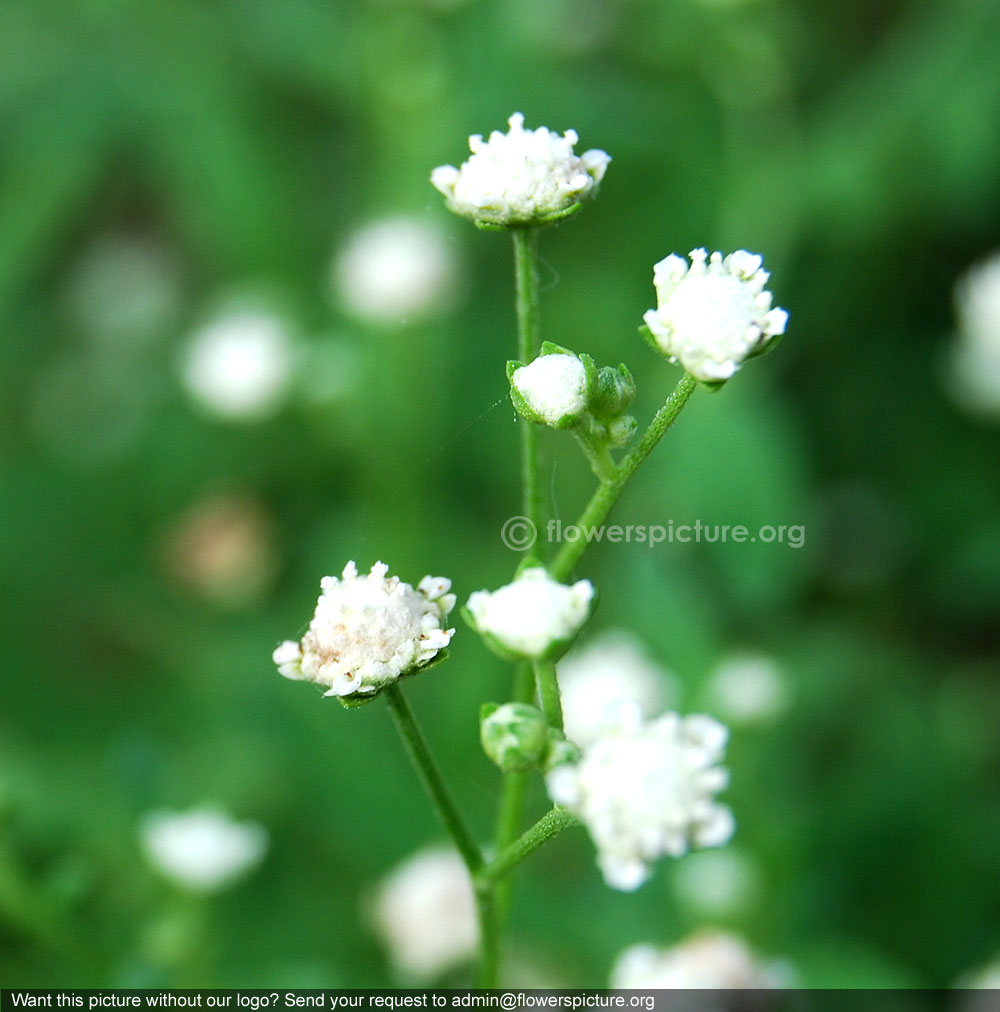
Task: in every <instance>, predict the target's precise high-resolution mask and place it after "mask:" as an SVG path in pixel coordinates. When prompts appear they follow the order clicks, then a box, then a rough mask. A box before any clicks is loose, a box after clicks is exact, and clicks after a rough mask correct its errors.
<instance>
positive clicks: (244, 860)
mask: <svg viewBox="0 0 1000 1012" xmlns="http://www.w3.org/2000/svg"><path fill="white" fill-rule="evenodd" d="M139 837H140V842H141V844H142V848H143V850H144V851H145V853H146V857H147V858H148V859H149V861H150V862H151V863H152V864H153V866H154V867H155V868H156V869H157V870H158V871H159V872H160V873H161V874H163V875H164V876H166V877H167V878H169V879H171V880H172V881H173V882H174V883H176V884H177V885H179V886H181V887H182V888H184V889H189V890H191V891H193V892H205V893H208V892H214V891H216V890H218V889H222V888H224V887H225V886H227V885H229V884H230V883H232V882H235V881H236V880H237V879H239V878H241V877H242V876H243V875H245V874H247V873H248V872H249V871H251V870H252V869H253V868H255V867H256V866H257V865H258V864H260V862H261V861H262V860H263V858H264V854H265V852H266V851H267V831H266V830H265V829H264V828H263V826H260V825H258V824H257V823H253V822H234V821H233V820H232V819H230V818H229V817H228V816H227V815H225V814H224V813H222V812H221V811H219V810H217V809H215V808H212V807H207V806H206V807H204V808H196V809H192V810H191V811H189V812H153V813H151V814H150V815H147V816H146V818H145V819H143V821H142V824H141V825H140V829H139Z"/></svg>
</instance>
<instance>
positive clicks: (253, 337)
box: [181, 310, 295, 421]
mask: <svg viewBox="0 0 1000 1012" xmlns="http://www.w3.org/2000/svg"><path fill="white" fill-rule="evenodd" d="M294 365H295V349H294V347H293V342H292V338H291V335H290V333H289V326H288V323H287V322H286V321H285V320H284V319H282V318H281V317H279V316H275V315H273V314H271V313H267V312H259V311H254V310H240V311H236V312H232V313H229V314H226V315H224V316H222V317H220V318H219V319H217V320H216V321H215V322H213V323H210V324H209V325H208V326H206V327H204V328H203V329H201V330H199V331H198V332H197V333H195V334H194V336H193V337H192V339H191V341H190V342H189V344H188V347H187V350H186V354H185V357H184V361H183V364H182V372H181V378H182V380H183V382H184V386H185V388H186V389H187V391H188V393H189V394H190V395H191V397H192V398H193V399H194V400H195V402H196V403H197V404H198V405H199V406H200V407H202V408H204V409H205V410H206V411H207V412H208V413H210V414H213V415H216V416H218V417H220V418H224V419H228V420H232V421H260V420H262V419H265V418H268V417H270V416H271V415H273V414H274V413H275V412H276V411H277V410H278V409H279V408H280V407H281V405H282V402H283V401H284V399H285V396H286V394H287V392H288V387H289V384H290V382H291V379H292V373H293V369H294Z"/></svg>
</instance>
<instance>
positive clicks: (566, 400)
mask: <svg viewBox="0 0 1000 1012" xmlns="http://www.w3.org/2000/svg"><path fill="white" fill-rule="evenodd" d="M508 372H509V375H510V391H511V397H512V399H513V401H514V406H515V407H516V408H517V409H518V413H519V414H520V415H522V416H523V417H524V418H527V419H528V421H531V422H541V423H542V424H543V425H551V426H553V427H554V428H557V429H565V428H569V427H570V426H572V425H575V424H576V423H577V422H578V421H579V420H580V418H581V417H582V416H583V413H584V412H585V411H586V410H587V404H588V402H589V400H590V394H591V391H592V389H593V386H594V382H595V379H596V376H595V373H594V369H593V366H592V365H591V368H590V369H588V368H587V366H586V365H585V364H584V362H583V361H582V360H581V359H580V358H579V357H578V356H576V355H574V354H572V353H571V352H567V351H565V350H562V349H561V350H559V351H558V352H551V353H543V354H541V355H539V356H538V358H536V359H535V360H534V361H533V362H531V363H529V364H528V365H521V364H520V363H514V362H512V363H511V364H510V366H509V367H508Z"/></svg>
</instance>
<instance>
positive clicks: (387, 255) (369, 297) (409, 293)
mask: <svg viewBox="0 0 1000 1012" xmlns="http://www.w3.org/2000/svg"><path fill="white" fill-rule="evenodd" d="M333 277H334V282H335V285H336V290H337V293H338V296H339V298H340V301H341V302H342V303H343V305H344V306H346V307H347V309H348V311H349V312H351V313H352V314H354V315H355V316H358V317H360V318H361V319H363V320H368V321H371V322H373V323H377V324H398V323H403V322H408V321H412V320H418V319H423V318H425V317H427V316H431V315H433V314H435V313H437V312H440V311H441V310H443V309H445V308H446V307H447V306H448V304H449V303H450V302H451V301H453V299H454V296H455V286H456V283H457V280H458V270H457V265H456V263H455V258H454V256H453V254H452V252H451V249H450V247H449V246H448V244H447V242H446V241H445V239H444V237H443V236H442V235H441V232H440V230H439V229H438V228H437V227H436V226H434V225H431V224H429V223H427V222H426V221H423V220H422V219H420V218H411V217H396V218H387V219H384V220H382V221H375V222H371V223H370V224H368V225H365V226H364V227H362V228H361V229H359V230H358V231H357V232H355V233H354V235H352V236H351V238H350V239H349V240H348V242H347V245H346V246H345V247H344V248H343V249H342V250H341V251H340V253H339V254H338V256H337V258H336V260H335V262H334V268H333Z"/></svg>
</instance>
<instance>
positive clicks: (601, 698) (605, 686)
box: [559, 630, 677, 746]
mask: <svg viewBox="0 0 1000 1012" xmlns="http://www.w3.org/2000/svg"><path fill="white" fill-rule="evenodd" d="M559 688H560V690H561V693H562V709H563V726H564V727H565V729H566V737H567V738H569V739H570V740H571V741H575V742H576V743H577V744H578V745H580V746H586V745H589V744H591V742H593V741H594V740H596V738H597V737H598V736H599V735H600V732H601V729H602V728H603V727H605V725H607V724H609V723H611V724H614V723H616V722H617V720H618V713H619V711H620V710H621V709H622V707H629V706H633V705H638V707H639V710H640V712H641V713H642V715H643V717H652V716H655V715H656V714H658V713H660V712H662V710H663V709H664V708H665V707H666V706H668V705H670V704H672V703H673V702H674V701H675V699H676V695H677V686H676V682H675V680H674V677H673V676H672V675H671V674H669V673H668V672H667V671H665V670H663V669H662V668H661V667H659V666H658V665H657V664H655V663H654V662H653V660H652V659H651V658H650V656H649V654H648V653H647V652H646V649H645V648H644V647H643V645H642V644H641V643H640V642H639V641H638V640H637V639H636V638H635V637H634V636H633V635H632V634H631V633H628V632H625V631H624V630H609V631H608V632H604V633H602V634H601V635H600V636H596V637H594V639H592V640H590V642H588V643H587V644H586V646H584V647H577V648H574V649H573V651H571V652H570V653H569V654H567V655H566V658H565V659H564V660H563V662H562V663H561V664H560V665H559Z"/></svg>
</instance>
